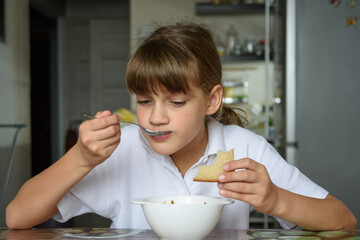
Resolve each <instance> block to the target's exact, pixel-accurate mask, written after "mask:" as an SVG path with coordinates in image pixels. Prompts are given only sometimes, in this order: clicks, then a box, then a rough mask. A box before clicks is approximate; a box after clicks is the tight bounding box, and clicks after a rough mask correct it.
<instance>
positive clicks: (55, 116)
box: [0, 0, 360, 228]
mask: <svg viewBox="0 0 360 240" xmlns="http://www.w3.org/2000/svg"><path fill="white" fill-rule="evenodd" d="M359 17H360V1H359V0H346V1H345V0H337V1H336V0H301V1H296V0H277V1H275V0H212V1H211V0H206V1H205V0H201V1H200V0H196V1H195V0H182V1H177V0H0V187H1V196H0V197H1V202H0V227H5V226H6V224H5V207H6V205H7V204H8V203H9V202H10V201H11V199H13V198H14V196H15V195H16V193H17V191H18V190H19V188H20V187H21V185H22V184H23V183H24V182H25V181H26V180H27V179H29V178H30V177H31V176H34V175H36V174H38V173H39V172H41V171H42V170H44V169H45V168H47V167H48V166H49V165H51V164H52V163H54V162H55V161H56V160H57V159H59V158H60V157H61V156H62V155H63V154H64V153H65V151H66V150H67V149H69V148H70V147H71V146H72V145H73V144H74V143H75V142H76V138H77V128H78V126H79V124H80V123H81V122H82V121H83V120H85V119H84V118H83V117H82V116H83V114H95V113H96V112H97V111H99V110H104V109H108V110H111V111H113V112H118V113H119V114H128V115H127V116H129V117H131V118H132V117H133V116H134V114H135V107H134V106H135V104H134V99H133V96H130V94H129V93H128V92H127V90H126V85H125V79H124V71H125V67H126V64H127V61H128V59H129V56H130V55H131V53H133V52H134V50H135V49H136V47H137V46H138V44H139V43H140V42H141V41H142V40H143V39H144V38H145V37H146V36H148V35H149V34H150V33H151V32H152V31H153V30H154V29H155V28H156V27H157V26H159V25H164V24H169V23H175V22H178V21H195V22H198V23H204V24H207V25H208V26H209V28H210V29H211V30H212V31H213V33H214V39H215V42H216V45H217V48H218V52H219V54H220V56H221V59H222V63H223V70H224V75H223V81H224V85H225V95H224V99H223V101H224V102H226V103H228V104H233V105H237V106H240V107H242V108H243V109H245V110H246V112H247V114H248V118H249V125H248V126H247V128H249V129H250V130H252V131H254V132H256V133H258V134H260V135H262V136H264V137H265V138H266V139H267V140H268V141H269V142H270V143H271V144H273V145H274V147H275V148H276V149H277V150H278V151H279V152H280V154H281V155H282V156H283V157H284V158H285V159H286V160H287V161H289V163H290V164H294V165H296V166H297V167H298V168H299V169H300V170H301V171H302V172H304V173H305V174H306V175H307V176H308V177H309V178H310V179H312V180H313V181H315V182H316V183H318V184H319V185H321V186H322V187H324V188H325V189H327V190H328V191H329V192H330V193H331V194H332V195H334V196H335V197H337V198H339V199H340V200H342V201H343V202H344V203H345V204H347V206H348V207H349V208H350V209H351V210H352V211H353V213H354V214H355V215H356V217H357V219H358V220H359V219H360V204H359V202H360V189H359V187H358V184H360V174H359V169H360V157H359V151H358V147H359V145H360V140H359V136H360V126H359V124H358V120H359V119H360V108H359V106H358V104H359V102H360V95H359V94H358V91H359V89H360V77H359V76H360V68H359V66H358V65H359V62H360V45H359V39H360V22H357V21H358V18H359ZM251 216H252V217H251V226H252V227H254V228H256V227H259V228H276V227H278V225H277V224H276V223H275V222H274V221H273V219H272V218H271V217H268V216H263V215H261V214H258V213H253V214H252V215H251ZM109 225H110V222H109V220H107V219H103V218H101V217H99V216H96V215H93V214H87V215H85V216H80V217H77V218H75V219H73V220H71V221H69V222H68V223H65V224H64V225H60V224H57V223H55V222H53V221H49V222H47V223H45V224H44V225H43V226H44V227H49V226H50V227H54V226H79V227H81V226H83V227H92V226H94V227H103V226H104V227H107V226H109ZM358 226H359V225H358ZM358 228H359V227H358Z"/></svg>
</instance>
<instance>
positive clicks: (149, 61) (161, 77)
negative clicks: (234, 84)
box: [126, 23, 247, 127]
mask: <svg viewBox="0 0 360 240" xmlns="http://www.w3.org/2000/svg"><path fill="white" fill-rule="evenodd" d="M221 79H222V65H221V61H220V57H219V54H218V52H217V49H216V46H215V44H214V41H213V36H212V34H211V32H210V31H209V30H208V29H207V28H206V27H204V26H201V25H199V24H195V23H177V24H175V25H168V26H163V27H160V28H158V29H157V30H156V31H154V32H153V33H152V34H151V35H150V36H149V37H148V38H147V39H145V40H144V42H143V43H142V44H141V45H140V46H139V47H138V49H137V50H136V52H135V53H134V55H133V56H132V57H131V58H130V61H129V63H128V65H127V68H126V83H127V87H128V89H129V91H130V92H131V93H135V94H146V93H150V92H153V93H156V91H158V90H166V91H169V92H171V93H172V92H183V93H187V92H189V91H191V89H190V81H191V83H192V84H194V85H195V86H197V87H200V88H201V89H202V90H203V91H204V92H205V93H207V94H209V93H210V92H211V89H212V88H213V87H214V86H215V85H216V84H221V86H222V81H221ZM236 109H237V110H240V111H241V112H242V113H245V111H243V110H242V109H240V108H236ZM211 117H212V118H214V119H215V120H217V121H219V122H221V123H223V124H226V125H229V124H237V125H240V126H242V127H243V126H244V125H245V124H246V123H247V119H246V113H245V117H243V116H241V115H239V114H237V113H236V110H235V108H233V107H230V106H227V105H225V104H224V103H222V104H221V106H220V108H219V110H218V111H217V112H216V113H215V114H213V115H212V116H211Z"/></svg>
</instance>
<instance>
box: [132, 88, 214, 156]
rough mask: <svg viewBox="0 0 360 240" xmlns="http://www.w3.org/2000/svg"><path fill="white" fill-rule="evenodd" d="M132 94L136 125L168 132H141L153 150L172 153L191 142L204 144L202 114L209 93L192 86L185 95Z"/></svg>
mask: <svg viewBox="0 0 360 240" xmlns="http://www.w3.org/2000/svg"><path fill="white" fill-rule="evenodd" d="M136 97H137V117H138V122H139V124H140V125H142V126H144V127H145V128H147V129H150V130H154V131H171V133H169V134H166V135H163V136H159V137H151V136H149V135H147V134H144V135H145V137H146V139H147V140H148V142H149V143H150V145H151V147H152V148H153V149H154V150H155V151H156V152H157V153H159V154H162V155H172V154H174V153H177V152H178V151H180V150H184V149H188V148H189V146H192V145H193V144H207V142H205V143H204V142H201V141H207V134H206V127H205V117H206V113H207V112H206V111H207V106H208V102H209V96H208V95H206V94H205V93H204V92H203V91H202V90H201V89H200V88H198V87H193V88H192V93H189V94H184V93H169V92H161V91H158V93H157V95H155V94H149V95H137V96H136ZM204 136H205V137H204ZM190 148H191V147H190Z"/></svg>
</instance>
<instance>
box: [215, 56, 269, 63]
mask: <svg viewBox="0 0 360 240" xmlns="http://www.w3.org/2000/svg"><path fill="white" fill-rule="evenodd" d="M220 58H221V62H223V63H231V62H246V61H264V60H265V58H264V56H257V55H225V56H221V57H220Z"/></svg>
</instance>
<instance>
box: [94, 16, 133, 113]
mask: <svg viewBox="0 0 360 240" xmlns="http://www.w3.org/2000/svg"><path fill="white" fill-rule="evenodd" d="M90 46H91V47H90V53H91V54H90V55H91V59H90V61H91V87H90V98H91V99H90V100H91V112H92V113H93V114H94V113H96V112H97V111H100V110H105V109H108V110H111V111H114V110H116V109H118V108H121V107H122V108H129V104H130V96H129V94H128V92H127V90H126V84H125V68H126V64H127V60H128V56H129V21H128V20H92V21H91V22H90Z"/></svg>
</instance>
